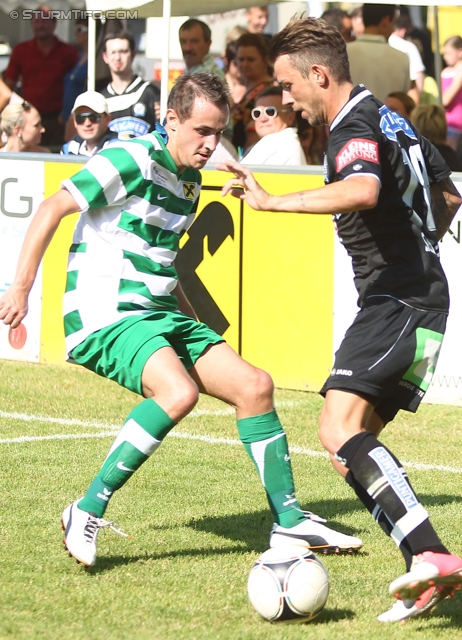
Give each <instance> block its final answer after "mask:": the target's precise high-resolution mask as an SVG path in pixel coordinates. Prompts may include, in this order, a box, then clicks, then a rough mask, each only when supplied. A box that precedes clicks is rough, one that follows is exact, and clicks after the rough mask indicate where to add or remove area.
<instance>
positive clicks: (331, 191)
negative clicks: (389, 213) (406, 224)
mask: <svg viewBox="0 0 462 640" xmlns="http://www.w3.org/2000/svg"><path fill="white" fill-rule="evenodd" d="M217 169H219V170H220V171H230V172H231V173H234V175H235V178H231V180H228V182H227V183H226V184H225V186H224V187H223V188H222V190H221V195H222V196H225V195H226V194H228V193H230V194H231V195H233V196H235V197H236V198H240V199H241V200H244V201H245V202H246V203H247V204H248V205H250V206H251V207H252V208H253V209H256V210H257V211H281V212H282V211H288V212H291V213H321V214H322V213H327V214H333V213H351V212H352V211H361V210H363V209H371V208H372V207H374V206H375V205H376V204H377V199H378V197H379V191H380V182H379V181H378V179H377V178H376V177H374V176H359V175H358V176H352V177H351V178H349V179H348V180H341V181H339V182H333V183H331V184H328V185H326V186H324V187H320V188H318V189H311V190H309V191H298V192H295V193H287V194H285V195H278V196H274V195H271V194H269V193H268V192H267V191H265V190H264V189H263V188H262V187H261V186H260V185H259V184H258V182H257V181H256V180H255V178H254V177H253V175H252V173H251V172H250V171H249V170H248V169H247V168H246V167H243V166H242V165H240V164H239V163H238V162H233V161H228V162H225V163H223V164H220V165H217Z"/></svg>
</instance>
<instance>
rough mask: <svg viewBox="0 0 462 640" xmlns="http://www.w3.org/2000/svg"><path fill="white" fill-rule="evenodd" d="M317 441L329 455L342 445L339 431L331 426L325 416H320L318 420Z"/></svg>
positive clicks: (334, 426) (336, 427)
mask: <svg viewBox="0 0 462 640" xmlns="http://www.w3.org/2000/svg"><path fill="white" fill-rule="evenodd" d="M319 440H320V441H321V444H322V446H323V447H324V449H325V450H326V451H327V452H329V453H330V454H335V453H337V451H338V450H339V449H340V447H341V446H342V444H343V441H342V440H343V438H342V434H341V429H339V427H338V425H336V424H333V423H332V421H331V420H330V419H329V417H328V416H327V415H325V414H324V413H323V414H321V418H320V420H319Z"/></svg>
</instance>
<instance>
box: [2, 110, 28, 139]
mask: <svg viewBox="0 0 462 640" xmlns="http://www.w3.org/2000/svg"><path fill="white" fill-rule="evenodd" d="M31 109H33V107H32V106H31V105H30V104H29V103H28V102H22V103H15V104H9V105H8V106H6V107H5V108H4V109H3V111H2V116H1V121H0V127H1V129H2V131H4V132H5V133H6V135H7V136H10V135H11V134H12V133H13V129H14V128H15V126H16V125H18V127H22V126H24V114H25V113H27V112H29V111H30V110H31Z"/></svg>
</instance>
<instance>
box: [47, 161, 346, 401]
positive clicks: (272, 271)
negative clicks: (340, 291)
mask: <svg viewBox="0 0 462 640" xmlns="http://www.w3.org/2000/svg"><path fill="white" fill-rule="evenodd" d="M80 167H81V165H75V164H65V163H46V166H45V197H48V196H49V195H51V194H52V193H54V192H55V191H57V190H58V189H59V186H60V184H61V182H62V180H64V179H65V178H68V177H69V176H71V175H73V174H74V173H75V172H76V171H77V170H78V169H79V168H80ZM259 180H260V181H261V182H262V184H263V186H264V187H267V188H268V189H270V190H271V191H272V192H273V193H284V192H289V191H298V190H300V189H302V188H304V189H306V188H315V187H317V186H321V185H322V177H321V176H317V175H311V176H310V175H303V176H301V175H287V174H267V173H261V174H259ZM224 181H225V176H224V174H223V173H219V172H217V171H204V172H203V187H202V192H201V196H200V202H199V209H198V214H197V217H196V220H195V222H194V224H193V225H192V226H191V228H190V229H189V231H188V232H187V233H186V234H185V235H184V237H183V238H182V241H181V248H180V252H179V254H178V257H177V260H176V266H177V269H178V273H179V277H180V280H181V283H182V286H183V288H184V290H185V293H186V295H187V297H188V298H189V299H190V302H191V303H192V305H193V307H194V308H195V310H196V312H197V314H198V316H199V318H200V320H202V321H203V322H205V323H207V324H208V325H209V326H211V327H212V328H213V329H214V330H215V331H217V332H218V333H220V334H221V335H223V337H224V338H225V339H226V341H227V342H228V344H229V345H231V346H232V347H233V348H234V349H235V350H236V351H238V353H241V354H242V356H243V357H244V358H246V359H247V360H249V361H250V362H252V363H253V364H255V365H257V366H259V367H261V368H263V369H265V370H267V371H269V372H270V373H271V374H272V375H273V377H274V379H275V382H276V384H277V385H278V386H282V387H287V388H292V389H305V390H317V389H319V387H320V386H321V384H322V382H323V381H324V379H325V378H326V376H327V374H328V371H329V367H330V365H331V360H332V333H333V314H332V304H333V286H334V285H333V282H334V274H333V269H334V266H333V265H334V260H333V230H332V223H331V220H330V217H328V216H306V215H297V214H287V213H271V212H255V211H253V210H252V209H250V207H247V206H246V205H244V204H243V203H242V202H241V201H239V200H237V199H235V198H233V197H231V196H228V197H226V198H222V197H221V195H220V190H221V187H222V185H223V183H224ZM76 220H77V216H76V215H72V216H69V217H68V218H65V219H64V220H63V222H62V223H61V225H60V227H59V229H58V231H57V233H56V234H55V237H54V238H53V240H52V242H51V244H50V246H49V248H48V250H47V252H46V255H45V258H44V261H43V297H42V300H43V302H42V331H41V351H40V361H41V362H43V363H54V364H61V363H63V362H64V360H65V350H64V330H63V322H62V296H63V291H64V287H65V279H66V265H67V254H68V249H69V246H70V244H71V241H72V233H73V229H74V226H75V224H76Z"/></svg>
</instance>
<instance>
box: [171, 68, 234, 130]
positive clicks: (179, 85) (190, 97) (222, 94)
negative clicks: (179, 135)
mask: <svg viewBox="0 0 462 640" xmlns="http://www.w3.org/2000/svg"><path fill="white" fill-rule="evenodd" d="M196 98H204V99H205V100H207V102H211V103H213V104H216V105H218V106H227V107H228V108H229V94H228V90H227V88H226V87H225V85H224V84H223V82H222V81H221V80H220V78H219V77H218V76H215V75H213V74H212V73H195V74H194V75H192V76H188V75H183V76H180V77H179V78H177V80H176V82H175V84H174V86H173V88H172V90H171V92H170V95H169V97H168V103H167V107H168V109H173V110H174V111H175V112H176V114H177V116H178V118H179V120H180V122H184V121H185V120H187V119H188V118H190V117H191V114H192V112H193V108H194V103H195V102H196Z"/></svg>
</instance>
